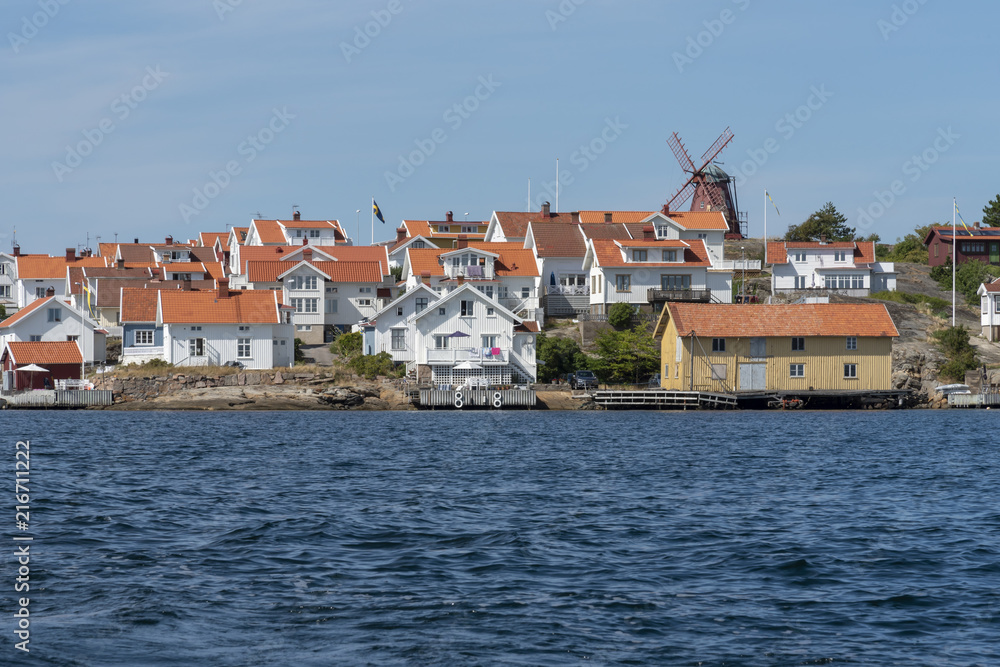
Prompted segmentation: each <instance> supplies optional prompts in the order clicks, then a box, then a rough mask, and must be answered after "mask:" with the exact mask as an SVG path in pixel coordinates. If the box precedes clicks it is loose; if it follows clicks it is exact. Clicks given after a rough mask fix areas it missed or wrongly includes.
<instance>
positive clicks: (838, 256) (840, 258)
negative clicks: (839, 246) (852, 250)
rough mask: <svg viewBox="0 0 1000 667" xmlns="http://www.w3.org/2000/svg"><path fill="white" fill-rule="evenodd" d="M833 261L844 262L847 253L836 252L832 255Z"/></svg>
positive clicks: (842, 251)
mask: <svg viewBox="0 0 1000 667" xmlns="http://www.w3.org/2000/svg"><path fill="white" fill-rule="evenodd" d="M833 261H835V262H846V261H847V252H846V251H844V250H836V251H834V253H833Z"/></svg>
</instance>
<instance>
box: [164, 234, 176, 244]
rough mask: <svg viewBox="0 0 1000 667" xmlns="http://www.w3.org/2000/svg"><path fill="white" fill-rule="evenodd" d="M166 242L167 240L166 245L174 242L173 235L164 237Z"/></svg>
mask: <svg viewBox="0 0 1000 667" xmlns="http://www.w3.org/2000/svg"><path fill="white" fill-rule="evenodd" d="M166 242H167V245H173V244H174V237H173V236H168V237H167V238H166Z"/></svg>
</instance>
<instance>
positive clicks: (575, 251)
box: [531, 222, 587, 259]
mask: <svg viewBox="0 0 1000 667" xmlns="http://www.w3.org/2000/svg"><path fill="white" fill-rule="evenodd" d="M531 234H532V236H533V237H534V239H535V252H536V253H538V256H539V257H580V258H581V259H582V258H583V256H584V255H586V254H587V242H586V241H585V240H584V238H583V234H581V233H580V228H579V227H578V226H576V227H572V228H567V227H566V225H564V224H561V223H555V224H553V223H548V222H532V223H531Z"/></svg>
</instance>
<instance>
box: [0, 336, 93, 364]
mask: <svg viewBox="0 0 1000 667" xmlns="http://www.w3.org/2000/svg"><path fill="white" fill-rule="evenodd" d="M7 345H8V348H9V349H10V356H11V357H12V358H13V359H14V363H15V364H17V365H18V366H27V365H28V364H38V365H39V366H42V367H45V366H46V365H54V364H82V363H83V355H82V354H80V346H79V345H77V344H76V341H50V342H20V343H7Z"/></svg>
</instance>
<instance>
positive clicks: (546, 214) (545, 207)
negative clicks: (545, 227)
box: [542, 202, 550, 218]
mask: <svg viewBox="0 0 1000 667" xmlns="http://www.w3.org/2000/svg"><path fill="white" fill-rule="evenodd" d="M549 210H550V205H549V203H548V202H545V203H544V204H542V217H545V218H548V217H550V215H549Z"/></svg>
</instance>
